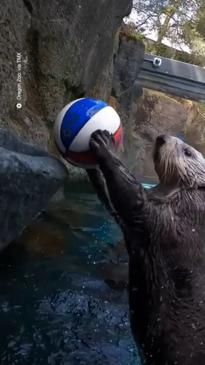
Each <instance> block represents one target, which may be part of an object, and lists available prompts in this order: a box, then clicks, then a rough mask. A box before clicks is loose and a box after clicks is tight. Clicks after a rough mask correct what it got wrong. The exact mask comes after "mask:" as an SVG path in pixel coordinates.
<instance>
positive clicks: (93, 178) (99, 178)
mask: <svg viewBox="0 0 205 365" xmlns="http://www.w3.org/2000/svg"><path fill="white" fill-rule="evenodd" d="M87 175H88V177H89V179H90V182H91V184H92V185H93V188H94V190H95V191H96V193H97V196H98V198H99V199H100V201H101V203H102V204H103V205H104V206H105V208H106V209H107V210H108V212H109V213H110V215H111V216H112V217H113V218H114V219H115V221H116V222H117V223H118V224H119V225H120V226H121V228H123V227H122V222H121V220H120V217H119V216H118V214H117V212H116V211H115V209H114V207H113V205H112V203H111V201H110V197H109V193H108V190H107V185H106V182H105V179H104V177H103V175H102V173H101V171H100V170H99V169H89V170H87Z"/></svg>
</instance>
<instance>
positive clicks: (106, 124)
mask: <svg viewBox="0 0 205 365" xmlns="http://www.w3.org/2000/svg"><path fill="white" fill-rule="evenodd" d="M119 126H120V117H119V115H118V114H117V112H116V111H115V110H114V109H113V108H112V107H111V106H106V107H104V108H103V109H101V110H99V112H97V113H96V114H94V115H93V117H91V118H90V119H89V120H88V121H87V123H86V124H85V125H84V127H83V128H81V129H80V131H79V132H78V134H77V135H76V137H75V138H74V140H73V142H72V143H71V145H70V148H69V150H70V151H73V152H82V151H88V150H89V142H90V138H89V137H90V136H91V134H92V133H93V132H94V131H96V129H102V130H105V129H106V130H108V132H110V133H113V134H114V133H115V132H116V131H117V130H118V128H119Z"/></svg>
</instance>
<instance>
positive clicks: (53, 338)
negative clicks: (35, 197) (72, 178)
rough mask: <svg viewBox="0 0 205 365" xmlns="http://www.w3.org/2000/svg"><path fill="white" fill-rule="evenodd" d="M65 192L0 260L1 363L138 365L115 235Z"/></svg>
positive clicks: (98, 210)
mask: <svg viewBox="0 0 205 365" xmlns="http://www.w3.org/2000/svg"><path fill="white" fill-rule="evenodd" d="M75 190H76V191H74V188H73V187H72V192H71V187H68V188H67V191H66V193H65V195H64V197H63V199H62V200H61V201H56V202H55V203H53V204H52V205H51V206H50V208H49V210H48V212H46V213H44V214H42V215H41V216H39V218H38V220H37V221H36V222H35V223H34V224H33V225H31V227H29V228H28V229H27V230H26V231H25V232H24V234H23V235H22V237H21V238H20V239H19V240H18V242H16V243H14V244H13V245H11V246H10V247H9V248H8V250H7V251H5V253H4V254H3V255H1V257H0V287H1V290H0V324H1V339H0V353H1V365H14V364H20V365H29V364H32V365H35V364H36V365H37V364H38V365H41V364H42V365H45V364H52V365H58V364H59V365H75V364H80V365H87V364H89V365H94V364H98V365H108V364H109V365H115V364H116V365H132V364H135V365H138V364H139V361H138V357H137V352H136V348H135V345H134V343H133V340H132V336H131V333H130V327H129V319H128V303H127V291H126V282H127V257H126V251H125V249H124V245H123V243H122V244H121V243H120V244H119V241H120V240H121V238H122V237H121V233H120V231H119V230H118V228H117V226H116V224H115V222H114V221H112V220H111V219H110V217H109V216H108V215H107V213H106V212H105V210H104V209H103V207H102V206H101V204H100V203H99V202H98V200H97V199H96V197H95V195H94V194H93V193H92V192H90V191H85V189H84V192H82V190H83V188H82V186H81V187H80V188H79V189H78V188H76V189H75Z"/></svg>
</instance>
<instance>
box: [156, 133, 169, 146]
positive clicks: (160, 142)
mask: <svg viewBox="0 0 205 365" xmlns="http://www.w3.org/2000/svg"><path fill="white" fill-rule="evenodd" d="M166 140H167V136H166V135H165V134H160V136H158V137H157V138H156V145H157V147H159V148H160V147H161V146H162V145H163V144H165V143H166Z"/></svg>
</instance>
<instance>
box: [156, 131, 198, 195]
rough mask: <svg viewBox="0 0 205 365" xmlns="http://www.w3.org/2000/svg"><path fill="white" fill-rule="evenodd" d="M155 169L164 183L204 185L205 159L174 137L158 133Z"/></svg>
mask: <svg viewBox="0 0 205 365" xmlns="http://www.w3.org/2000/svg"><path fill="white" fill-rule="evenodd" d="M153 158H154V164H155V170H156V172H157V174H158V176H159V179H160V181H161V182H163V183H164V184H166V185H174V186H179V185H184V186H186V187H195V188H197V187H199V186H205V159H204V158H203V156H202V154H201V153H200V152H198V151H197V150H195V149H194V148H193V147H191V146H189V145H188V144H186V143H184V142H182V141H181V140H180V139H178V138H176V137H172V136H169V135H160V136H158V137H157V139H156V142H155V147H154V154H153Z"/></svg>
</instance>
